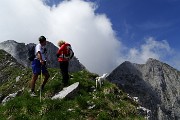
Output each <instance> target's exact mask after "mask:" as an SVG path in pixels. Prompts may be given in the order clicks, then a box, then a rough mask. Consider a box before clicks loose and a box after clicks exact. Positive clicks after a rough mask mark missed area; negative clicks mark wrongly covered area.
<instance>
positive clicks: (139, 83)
mask: <svg viewBox="0 0 180 120" xmlns="http://www.w3.org/2000/svg"><path fill="white" fill-rule="evenodd" d="M107 79H108V80H109V81H111V82H113V83H116V84H118V86H119V87H121V88H122V89H123V90H124V91H126V92H127V93H129V94H130V95H131V96H136V97H138V98H139V102H140V104H141V105H142V106H144V107H146V108H148V109H150V110H151V116H150V120H180V72H179V71H177V70H176V69H174V68H172V67H171V66H169V65H167V64H165V63H162V62H160V61H158V60H155V59H151V58H150V59H149V60H148V61H147V62H146V64H133V63H130V62H128V61H126V62H124V63H122V64H121V65H120V66H118V67H117V68H116V69H115V70H113V71H112V73H111V74H110V75H109V76H108V77H107Z"/></svg>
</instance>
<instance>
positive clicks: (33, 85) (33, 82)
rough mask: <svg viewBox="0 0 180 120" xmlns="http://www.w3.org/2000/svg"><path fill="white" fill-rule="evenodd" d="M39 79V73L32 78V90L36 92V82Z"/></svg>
mask: <svg viewBox="0 0 180 120" xmlns="http://www.w3.org/2000/svg"><path fill="white" fill-rule="evenodd" d="M37 79H38V74H33V76H32V80H31V92H34V89H35V83H36V80H37Z"/></svg>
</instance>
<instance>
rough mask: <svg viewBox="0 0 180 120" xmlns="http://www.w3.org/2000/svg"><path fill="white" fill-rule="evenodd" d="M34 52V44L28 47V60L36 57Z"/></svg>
mask: <svg viewBox="0 0 180 120" xmlns="http://www.w3.org/2000/svg"><path fill="white" fill-rule="evenodd" d="M34 53H35V46H34V45H33V46H30V47H29V48H28V60H30V61H33V60H34V58H35V57H36V56H35V54H34Z"/></svg>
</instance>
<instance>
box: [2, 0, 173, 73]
mask: <svg viewBox="0 0 180 120" xmlns="http://www.w3.org/2000/svg"><path fill="white" fill-rule="evenodd" d="M96 9H97V5H96V4H95V3H92V2H87V1H83V0H71V1H63V2H61V3H60V4H59V5H57V6H53V7H49V6H47V5H46V4H45V3H44V2H43V1H41V0H4V1H1V4H0V18H1V19H0V33H1V35H0V42H2V41H5V40H11V39H13V40H15V41H17V42H24V43H30V42H33V43H38V37H39V36H41V35H44V36H46V37H47V38H48V41H50V42H52V43H54V44H55V45H57V42H58V40H65V41H67V42H69V43H70V44H71V45H72V48H73V50H74V52H75V56H76V57H77V58H78V59H79V60H80V62H81V63H82V64H83V65H85V66H86V68H87V69H88V70H90V71H91V72H94V73H98V74H102V73H105V72H111V71H112V70H113V69H114V68H115V67H117V66H118V65H119V64H120V63H122V62H124V61H125V60H129V61H131V62H137V63H143V62H145V61H146V60H147V59H148V58H149V57H152V58H156V59H161V58H163V57H164V56H166V54H167V53H170V51H171V48H170V47H169V44H168V43H167V42H166V41H165V40H164V41H157V40H155V39H154V38H152V37H150V38H147V39H145V43H144V44H143V45H140V46H139V48H126V47H125V45H123V44H122V43H121V40H120V39H118V38H117V37H116V33H115V31H114V30H113V29H112V23H111V21H110V19H109V18H108V17H107V16H106V15H105V14H97V13H95V10H96ZM125 51H126V52H125ZM164 51H165V52H164Z"/></svg>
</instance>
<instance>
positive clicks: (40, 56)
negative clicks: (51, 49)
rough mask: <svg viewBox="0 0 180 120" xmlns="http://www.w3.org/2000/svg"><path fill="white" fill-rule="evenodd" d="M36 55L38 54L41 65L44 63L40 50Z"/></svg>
mask: <svg viewBox="0 0 180 120" xmlns="http://www.w3.org/2000/svg"><path fill="white" fill-rule="evenodd" d="M37 56H38V59H39V61H40V63H41V64H42V65H44V61H43V59H42V55H41V52H40V51H38V52H37Z"/></svg>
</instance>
